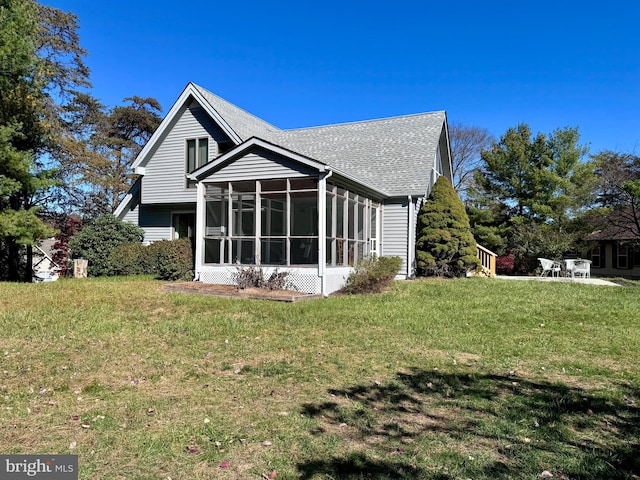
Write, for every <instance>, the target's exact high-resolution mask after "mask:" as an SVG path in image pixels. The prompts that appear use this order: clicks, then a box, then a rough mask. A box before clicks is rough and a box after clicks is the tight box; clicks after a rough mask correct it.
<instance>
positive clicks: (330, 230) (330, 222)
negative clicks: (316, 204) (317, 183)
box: [326, 193, 334, 237]
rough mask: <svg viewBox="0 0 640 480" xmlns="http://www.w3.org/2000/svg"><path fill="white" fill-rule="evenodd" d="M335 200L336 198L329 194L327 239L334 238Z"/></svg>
mask: <svg viewBox="0 0 640 480" xmlns="http://www.w3.org/2000/svg"><path fill="white" fill-rule="evenodd" d="M333 199H334V196H333V195H331V194H330V193H327V208H326V211H327V226H326V229H327V231H326V236H327V237H332V236H333Z"/></svg>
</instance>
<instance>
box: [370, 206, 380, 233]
mask: <svg viewBox="0 0 640 480" xmlns="http://www.w3.org/2000/svg"><path fill="white" fill-rule="evenodd" d="M377 222H378V209H377V208H376V207H375V206H373V207H371V227H370V228H371V238H376V237H377V235H378V230H377Z"/></svg>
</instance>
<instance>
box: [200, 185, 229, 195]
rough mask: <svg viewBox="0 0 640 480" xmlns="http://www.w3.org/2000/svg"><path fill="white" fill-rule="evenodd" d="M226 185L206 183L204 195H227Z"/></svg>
mask: <svg viewBox="0 0 640 480" xmlns="http://www.w3.org/2000/svg"><path fill="white" fill-rule="evenodd" d="M227 186H228V185H227V183H226V182H224V183H208V184H207V185H206V188H205V194H206V195H227V193H228V192H229V191H228V189H227Z"/></svg>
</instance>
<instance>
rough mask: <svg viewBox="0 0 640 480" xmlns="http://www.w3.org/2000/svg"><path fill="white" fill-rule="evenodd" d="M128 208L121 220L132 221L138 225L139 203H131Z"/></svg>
mask: <svg viewBox="0 0 640 480" xmlns="http://www.w3.org/2000/svg"><path fill="white" fill-rule="evenodd" d="M129 208H130V209H129V210H127V211H126V213H125V214H124V216H123V217H122V220H123V221H125V222H129V223H133V224H134V225H138V219H139V216H140V203H139V202H136V203H135V204H132V205H131V206H130V207H129Z"/></svg>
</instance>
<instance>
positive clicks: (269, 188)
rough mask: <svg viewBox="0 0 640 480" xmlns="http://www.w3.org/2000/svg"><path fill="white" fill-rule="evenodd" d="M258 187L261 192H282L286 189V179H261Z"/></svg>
mask: <svg viewBox="0 0 640 480" xmlns="http://www.w3.org/2000/svg"><path fill="white" fill-rule="evenodd" d="M260 188H261V189H262V191H263V192H284V191H286V190H287V181H286V180H284V179H282V180H261V181H260Z"/></svg>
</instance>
